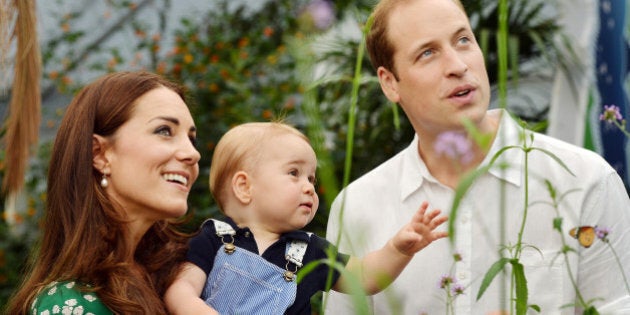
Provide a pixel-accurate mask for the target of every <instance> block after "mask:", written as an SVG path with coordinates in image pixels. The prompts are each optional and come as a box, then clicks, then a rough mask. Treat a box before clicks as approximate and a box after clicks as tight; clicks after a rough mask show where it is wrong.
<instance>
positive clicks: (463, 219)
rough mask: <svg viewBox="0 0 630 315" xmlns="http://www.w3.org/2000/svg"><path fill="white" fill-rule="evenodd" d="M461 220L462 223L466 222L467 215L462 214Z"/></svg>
mask: <svg viewBox="0 0 630 315" xmlns="http://www.w3.org/2000/svg"><path fill="white" fill-rule="evenodd" d="M461 221H462V223H464V224H466V223H468V215H467V214H464V215H462V219H461Z"/></svg>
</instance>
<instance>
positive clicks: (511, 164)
mask: <svg viewBox="0 0 630 315" xmlns="http://www.w3.org/2000/svg"><path fill="white" fill-rule="evenodd" d="M499 111H500V112H501V119H500V124H499V129H498V130H497V135H496V137H495V139H494V142H492V146H491V147H490V151H488V154H487V155H486V158H485V159H484V160H483V162H481V165H480V167H484V166H487V165H488V164H490V161H491V160H492V158H493V157H494V156H495V154H496V153H498V152H499V151H500V150H501V149H503V148H504V147H506V146H515V147H517V148H513V149H508V150H506V151H504V152H502V153H501V156H500V157H499V158H498V159H497V160H496V161H495V165H501V164H506V165H508V167H507V168H504V169H501V167H492V168H490V170H489V171H488V172H489V173H490V174H491V175H492V176H495V177H497V178H499V179H502V180H504V181H507V182H508V183H511V184H513V185H515V186H520V185H521V173H522V172H521V167H522V164H523V163H522V160H523V151H522V150H521V149H520V148H518V147H521V146H522V141H521V138H522V137H523V132H526V133H527V134H530V132H529V131H526V130H525V129H524V128H523V127H521V126H519V124H518V123H517V122H516V121H515V120H514V118H512V116H510V113H508V112H507V111H506V110H504V109H499Z"/></svg>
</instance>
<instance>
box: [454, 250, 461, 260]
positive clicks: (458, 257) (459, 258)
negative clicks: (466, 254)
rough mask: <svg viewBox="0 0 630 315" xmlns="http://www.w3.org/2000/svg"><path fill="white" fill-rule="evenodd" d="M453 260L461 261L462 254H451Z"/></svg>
mask: <svg viewBox="0 0 630 315" xmlns="http://www.w3.org/2000/svg"><path fill="white" fill-rule="evenodd" d="M453 260H455V261H462V260H463V258H462V254H461V253H460V252H457V251H456V252H454V253H453Z"/></svg>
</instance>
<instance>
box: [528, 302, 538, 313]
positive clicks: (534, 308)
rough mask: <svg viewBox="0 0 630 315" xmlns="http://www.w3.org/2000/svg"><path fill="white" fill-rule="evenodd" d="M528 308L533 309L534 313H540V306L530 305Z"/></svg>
mask: <svg viewBox="0 0 630 315" xmlns="http://www.w3.org/2000/svg"><path fill="white" fill-rule="evenodd" d="M529 308H531V309H533V310H534V311H536V312H538V313H540V306H538V305H536V304H532V305H530V306H529Z"/></svg>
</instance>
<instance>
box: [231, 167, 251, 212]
mask: <svg viewBox="0 0 630 315" xmlns="http://www.w3.org/2000/svg"><path fill="white" fill-rule="evenodd" d="M232 192H233V193H234V196H236V199H238V201H239V202H241V203H243V204H249V203H250V202H251V201H252V194H251V185H250V181H249V175H247V172H244V171H238V172H236V174H234V176H232Z"/></svg>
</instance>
